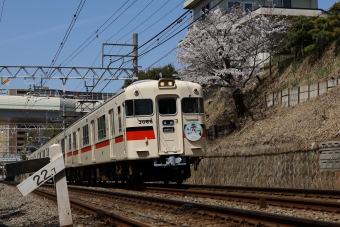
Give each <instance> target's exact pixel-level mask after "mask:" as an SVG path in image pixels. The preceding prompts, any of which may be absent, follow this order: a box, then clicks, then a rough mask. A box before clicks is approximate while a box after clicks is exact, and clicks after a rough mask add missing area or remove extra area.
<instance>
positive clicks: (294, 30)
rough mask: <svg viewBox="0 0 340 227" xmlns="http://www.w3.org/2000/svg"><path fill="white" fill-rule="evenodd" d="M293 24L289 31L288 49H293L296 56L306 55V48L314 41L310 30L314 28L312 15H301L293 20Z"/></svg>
mask: <svg viewBox="0 0 340 227" xmlns="http://www.w3.org/2000/svg"><path fill="white" fill-rule="evenodd" d="M291 23H292V26H291V28H290V29H289V30H288V32H287V44H286V47H285V48H286V49H287V50H289V51H291V52H292V53H293V54H294V56H295V57H297V56H298V55H299V54H301V55H302V56H303V55H304V48H305V47H306V46H308V45H311V44H312V43H313V40H312V35H311V34H309V31H310V30H312V29H313V20H312V18H310V17H306V16H299V17H294V18H293V19H292V20H291Z"/></svg>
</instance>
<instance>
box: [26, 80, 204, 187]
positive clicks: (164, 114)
mask: <svg viewBox="0 0 340 227" xmlns="http://www.w3.org/2000/svg"><path fill="white" fill-rule="evenodd" d="M55 143H58V144H60V145H61V147H62V151H63V153H64V158H65V165H66V176H67V179H68V181H116V182H117V181H131V182H135V181H137V182H152V181H164V182H165V183H168V182H169V181H171V182H177V183H178V184H181V183H182V182H183V181H184V180H186V179H187V178H189V177H190V175H191V166H192V167H193V169H194V170H197V166H198V164H199V162H200V160H201V158H202V157H203V156H205V154H206V127H205V125H204V108H203V90H202V87H201V86H200V85H199V84H195V83H191V82H186V81H179V80H173V79H165V78H164V79H160V80H158V81H157V80H145V81H137V82H135V83H133V84H132V85H130V86H129V87H127V88H125V89H124V90H123V91H122V92H120V93H119V94H117V95H115V96H114V97H112V98H110V99H109V100H107V101H106V102H105V103H103V104H102V105H100V106H99V107H97V108H96V109H95V110H94V111H92V112H90V113H88V114H87V115H85V116H84V117H82V118H81V119H80V120H78V121H76V122H75V123H73V124H72V125H71V126H70V127H69V128H67V129H65V130H64V131H63V132H62V133H60V134H59V135H58V136H56V137H55V138H53V139H52V140H50V141H49V142H48V143H46V144H45V145H43V146H42V147H41V148H40V149H38V150H37V151H36V152H34V153H33V154H32V155H31V156H30V159H33V158H43V157H48V156H49V147H50V146H51V145H52V144H55Z"/></svg>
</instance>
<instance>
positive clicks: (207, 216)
mask: <svg viewBox="0 0 340 227" xmlns="http://www.w3.org/2000/svg"><path fill="white" fill-rule="evenodd" d="M108 185H109V184H106V187H107V186H108ZM146 185H147V187H146V192H152V193H154V192H157V193H162V194H164V193H168V194H172V193H174V194H177V195H180V197H184V196H193V197H200V196H202V197H205V198H207V197H208V198H213V196H217V197H215V198H214V199H216V198H217V199H223V200H225V199H226V197H225V196H224V195H222V194H224V193H229V194H234V195H233V196H232V197H234V198H235V200H236V201H241V200H243V199H241V198H240V195H241V196H242V194H243V196H244V197H243V198H245V197H247V196H248V198H245V199H244V202H248V203H249V200H251V199H253V201H254V203H259V200H260V198H259V196H264V197H266V201H267V204H271V202H273V201H271V200H270V199H268V197H275V198H279V197H278V196H273V195H271V193H272V192H268V191H267V192H261V193H268V194H269V195H270V196H268V194H265V195H263V194H260V193H257V194H255V193H254V191H252V193H245V191H244V190H243V191H242V192H240V191H239V192H238V193H236V192H235V191H237V190H236V188H233V189H232V190H233V191H232V192H225V191H226V190H225V189H221V188H215V187H213V189H212V188H211V187H210V189H209V190H217V191H210V192H209V191H208V189H207V188H208V187H205V188H204V187H203V188H204V189H203V188H202V187H201V186H194V187H189V186H188V185H183V186H182V188H181V189H178V188H176V189H175V188H170V187H171V185H168V186H166V187H165V188H164V187H162V188H159V187H155V186H159V185H152V186H154V187H150V186H151V184H146ZM47 186H48V185H47ZM83 186H84V185H83ZM92 186H93V185H92ZM111 186H112V185H111ZM163 186H164V185H163ZM48 187H50V188H51V189H52V188H53V186H52V185H49V186H48ZM122 187H124V186H122ZM176 187H177V186H176ZM183 187H184V189H183ZM229 189H230V188H229ZM256 189H257V191H259V189H258V188H256ZM69 191H70V198H72V197H71V193H76V194H77V195H73V198H74V196H75V197H77V198H81V197H82V198H95V197H98V198H101V201H104V202H100V203H98V204H91V205H89V204H90V203H87V202H84V201H82V202H79V201H78V202H77V201H74V199H71V201H70V202H71V204H72V207H73V208H74V209H76V210H83V212H86V213H89V214H91V215H94V216H100V217H102V218H105V220H106V219H107V220H113V218H120V219H122V220H123V221H122V222H121V223H122V224H121V226H154V225H153V224H150V223H149V225H148V224H145V222H144V221H139V223H132V224H126V219H128V218H127V217H126V216H124V215H123V216H119V215H117V212H116V209H115V208H114V206H112V205H109V201H118V202H115V203H116V204H119V205H120V206H121V205H123V204H124V203H128V204H130V208H128V209H130V210H133V211H131V213H134V215H137V216H138V215H140V216H143V214H140V213H139V211H138V209H139V210H147V209H149V210H155V208H156V211H157V212H158V213H160V214H162V213H166V214H172V215H174V217H173V218H172V219H179V217H181V218H182V219H183V218H184V222H182V223H185V221H188V224H189V226H190V224H191V226H193V225H192V223H190V222H191V220H195V221H196V222H198V223H199V224H202V223H206V225H200V226H209V225H216V226H340V223H336V222H327V221H318V220H314V219H306V218H297V217H292V216H287V215H278V214H273V213H268V212H261V211H254V210H246V209H237V208H230V207H226V206H214V205H207V204H201V203H197V202H188V201H182V200H174V199H164V198H157V197H154V196H152V197H151V196H145V195H136V194H132V193H122V192H112V191H110V189H100V190H98V189H89V188H85V187H76V186H69ZM227 191H228V190H227ZM264 191H266V190H264ZM274 191H275V190H274ZM247 192H251V191H250V190H248V191H247ZM39 193H40V192H39ZM42 193H44V192H42ZM190 193H192V194H190ZM274 193H275V194H277V193H278V194H280V193H281V192H279V191H276V192H274ZM290 193H292V192H290ZM213 194H214V195H213ZM235 194H239V195H237V196H235ZM312 194H313V196H315V195H318V194H317V193H316V192H313V193H312ZM321 194H322V193H321ZM289 195H294V194H289ZM301 195H304V193H302V194H301ZM252 196H253V198H249V197H252ZM325 196H326V194H325ZM44 197H46V195H44ZM176 197H177V198H178V196H176ZM172 198H173V197H172ZM285 199H286V201H287V204H288V202H289V200H291V198H287V197H285ZM54 200H55V199H54ZM304 200H306V199H304ZM119 201H120V202H119ZM242 202H243V201H242ZM276 202H277V203H280V204H282V200H278V201H276ZM324 202H325V201H324ZM103 203H105V204H108V205H106V208H107V209H103V207H105V206H103ZM80 204H82V205H80ZM325 204H326V203H323V208H322V207H320V205H318V206H319V208H315V209H320V210H326V209H325V207H326V206H325ZM335 204H336V206H338V205H339V203H338V202H336V203H335ZM309 206H311V205H310V204H309ZM84 207H88V208H84ZM287 207H292V208H297V205H296V201H295V205H288V206H287ZM122 209H124V210H125V209H126V208H122ZM301 209H312V208H310V207H306V206H304V207H301ZM313 209H314V208H313ZM327 209H328V208H327ZM332 209H333V208H332ZM336 209H337V208H336ZM112 211H114V212H115V213H113V212H112ZM157 212H156V213H157ZM331 212H336V211H334V210H332V211H331ZM127 216H129V214H127ZM144 216H145V215H144ZM136 220H138V218H135V219H133V222H136ZM167 224H168V225H174V226H176V224H174V223H171V222H169V223H167ZM167 224H165V225H162V226H168V225H167Z"/></svg>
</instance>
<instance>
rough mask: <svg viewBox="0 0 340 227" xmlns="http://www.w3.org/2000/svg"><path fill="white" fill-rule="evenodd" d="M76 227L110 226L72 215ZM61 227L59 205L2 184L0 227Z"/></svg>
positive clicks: (0, 191)
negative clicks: (23, 194) (23, 193)
mask: <svg viewBox="0 0 340 227" xmlns="http://www.w3.org/2000/svg"><path fill="white" fill-rule="evenodd" d="M72 219H73V226H74V227H90V226H91V227H93V226H108V225H105V223H103V222H101V221H98V220H95V219H94V218H93V217H92V216H90V215H77V214H74V213H72ZM7 226H8V227H19V226H21V227H24V226H25V227H26V226H27V227H28V226H30V227H33V226H34V227H59V226H60V223H59V215H58V208H57V203H56V202H54V201H51V200H49V199H44V198H42V197H40V196H37V195H35V194H34V193H31V194H29V195H27V196H25V197H23V196H22V195H21V194H20V192H19V190H18V189H17V188H15V187H12V186H8V185H5V184H1V183H0V227H7Z"/></svg>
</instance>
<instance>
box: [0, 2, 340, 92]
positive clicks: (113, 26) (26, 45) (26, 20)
mask: <svg viewBox="0 0 340 227" xmlns="http://www.w3.org/2000/svg"><path fill="white" fill-rule="evenodd" d="M335 2H337V0H318V7H319V8H320V9H324V10H327V9H328V8H329V7H330V6H332V5H333V4H334V3H335ZM183 3H184V0H120V1H117V0H116V1H114V0H111V1H110V0H102V1H98V0H97V1H95V0H87V1H86V0H58V1H52V0H30V1H22V0H7V1H6V0H0V66H50V65H55V66H58V65H61V66H74V67H101V65H102V64H103V65H104V66H107V65H108V64H109V58H105V59H104V61H103V62H102V44H103V43H107V44H115V43H116V44H124V43H126V44H132V37H133V33H138V45H139V47H140V48H139V49H138V52H139V55H140V54H142V53H143V52H146V51H149V52H147V53H146V54H144V55H143V56H141V57H139V59H138V61H139V62H138V66H139V69H142V70H143V69H144V70H145V69H147V68H148V67H161V66H165V65H167V64H169V63H171V64H173V65H174V66H175V67H176V68H179V67H180V66H179V65H178V64H177V59H176V52H175V51H174V48H175V47H176V46H177V44H178V42H179V41H180V40H182V39H183V38H184V37H185V33H186V30H187V26H188V25H189V23H188V21H190V20H191V16H192V14H191V13H190V12H189V13H187V14H185V16H184V17H182V18H181V19H180V20H179V18H180V16H182V15H183V14H184V13H186V12H187V10H185V9H183ZM75 15H76V20H74V18H75V17H74V16H75ZM177 22H178V23H177ZM162 31H163V32H162ZM160 32H162V33H160ZM159 33H160V34H159ZM176 33H178V34H176ZM157 34H159V35H158V36H156V35H157ZM152 38H154V39H152ZM166 40H167V41H166ZM61 43H63V45H61ZM143 44H145V45H144V46H142V45H143ZM159 44H161V45H159ZM157 45H158V46H157ZM141 46H142V47H141ZM156 46H157V47H156ZM112 47H113V48H112ZM152 48H154V49H152ZM151 49H152V50H151ZM131 51H132V47H128V46H125V47H124V46H106V48H105V49H104V54H112V55H127V54H129V53H130V52H131ZM111 59H112V60H113V63H112V64H111V65H110V67H116V68H118V67H120V66H121V65H122V66H124V67H127V68H131V67H132V62H131V61H129V60H131V58H128V57H126V58H124V62H123V60H122V59H121V58H120V57H114V56H113V57H112V58H111ZM53 60H54V61H53ZM53 62H54V63H53ZM119 72H121V75H120V78H122V77H125V76H127V74H126V73H125V72H122V71H118V72H117V75H118V73H119ZM130 73H131V72H130ZM19 75H22V76H23V75H24V74H23V72H22V73H21V74H19ZM53 75H56V74H53ZM0 76H3V77H5V76H6V73H5V72H1V73H0ZM40 82H41V81H40V80H39V79H37V80H35V81H33V80H23V79H11V80H10V85H9V86H4V85H0V89H14V88H17V89H19V88H25V89H27V88H28V87H29V86H30V84H31V85H33V84H36V85H38V84H40ZM86 84H87V86H91V85H93V81H86ZM122 84H123V80H117V81H112V82H110V83H108V82H107V81H101V82H99V83H98V84H97V86H96V87H95V88H94V90H93V91H96V92H108V93H114V92H117V91H118V90H119V89H120V87H121V86H122ZM43 86H45V87H49V88H51V89H63V84H62V82H61V81H60V80H58V79H50V80H47V81H43ZM65 86H66V90H73V91H85V87H84V81H81V80H67V82H66V85H65Z"/></svg>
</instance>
